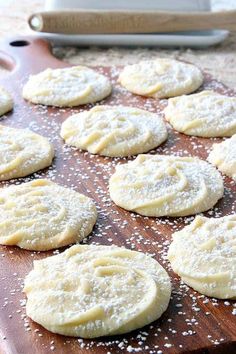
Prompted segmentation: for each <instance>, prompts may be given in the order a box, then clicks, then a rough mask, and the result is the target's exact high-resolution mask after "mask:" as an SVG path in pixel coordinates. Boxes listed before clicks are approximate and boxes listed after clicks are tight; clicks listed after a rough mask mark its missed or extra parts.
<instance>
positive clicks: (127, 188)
mask: <svg viewBox="0 0 236 354" xmlns="http://www.w3.org/2000/svg"><path fill="white" fill-rule="evenodd" d="M109 190H110V196H111V199H112V200H113V201H114V203H115V204H116V205H118V206H120V207H122V208H124V209H126V210H130V211H135V212H136V213H138V214H141V215H146V216H186V215H192V214H197V213H200V212H202V211H205V210H208V209H210V208H212V207H213V206H214V205H215V204H216V202H217V201H218V200H219V199H220V198H221V197H222V196H223V192H224V188H223V180H222V177H221V175H220V173H219V172H218V171H217V170H216V168H215V167H213V166H212V165H210V164H209V163H207V162H205V161H203V160H200V159H198V158H197V157H178V156H173V155H167V156H165V155H139V156H138V157H137V158H136V159H135V160H134V161H131V162H128V163H127V164H122V165H118V166H117V167H116V171H115V173H114V174H113V175H112V176H111V178H110V181H109Z"/></svg>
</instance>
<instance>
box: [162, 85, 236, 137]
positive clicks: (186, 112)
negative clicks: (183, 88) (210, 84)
mask: <svg viewBox="0 0 236 354" xmlns="http://www.w3.org/2000/svg"><path fill="white" fill-rule="evenodd" d="M164 112H165V117H166V119H167V121H169V122H170V123H171V125H172V126H173V127H174V129H176V130H177V131H179V132H181V133H184V134H187V135H194V136H202V137H221V136H232V135H233V134H235V133H236V98H235V97H228V96H225V95H221V94H219V93H217V92H214V91H208V90H205V91H202V92H200V93H195V94H192V95H189V96H181V97H175V98H171V99H169V100H168V106H167V108H166V109H165V111H164Z"/></svg>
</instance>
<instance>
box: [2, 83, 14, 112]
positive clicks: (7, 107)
mask: <svg viewBox="0 0 236 354" xmlns="http://www.w3.org/2000/svg"><path fill="white" fill-rule="evenodd" d="M12 108H13V99H12V97H11V95H10V94H9V92H7V91H6V90H5V89H4V88H3V87H2V86H0V116H2V115H3V114H5V113H7V112H9V111H11V110H12Z"/></svg>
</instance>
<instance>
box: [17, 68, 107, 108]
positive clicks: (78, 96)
mask: <svg viewBox="0 0 236 354" xmlns="http://www.w3.org/2000/svg"><path fill="white" fill-rule="evenodd" d="M110 93H111V84H110V81H109V80H108V78H106V76H104V75H102V74H99V73H97V72H96V71H94V70H92V69H90V68H87V67H86V66H74V67H71V68H64V69H46V70H44V71H42V72H40V73H39V74H37V75H31V76H30V77H29V80H28V82H27V83H26V84H25V86H24V87H23V97H24V98H25V99H26V100H29V101H30V102H33V103H37V104H44V105H48V106H57V107H73V106H78V105H82V104H86V103H93V102H97V101H100V100H102V99H103V98H105V97H107V96H108V95H109V94H110Z"/></svg>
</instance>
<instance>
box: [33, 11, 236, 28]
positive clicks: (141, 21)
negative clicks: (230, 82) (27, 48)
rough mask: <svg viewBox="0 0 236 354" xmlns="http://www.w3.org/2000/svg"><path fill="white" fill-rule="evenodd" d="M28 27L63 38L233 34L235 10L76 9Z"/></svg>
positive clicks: (36, 19)
mask: <svg viewBox="0 0 236 354" xmlns="http://www.w3.org/2000/svg"><path fill="white" fill-rule="evenodd" d="M29 25H30V27H31V28H32V29H33V30H35V31H39V32H49V33H63V34H99V33H100V34H115V33H151V32H177V31H189V30H207V29H227V30H236V10H234V11H233V10H232V11H221V12H189V13H181V12H163V11H132V10H121V11H120V10H115V11H110V10H102V11H99V10H83V9H81V10H80V9H79V10H78V9H76V10H70V11H52V12H40V13H35V14H33V15H32V16H31V17H30V18H29Z"/></svg>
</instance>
